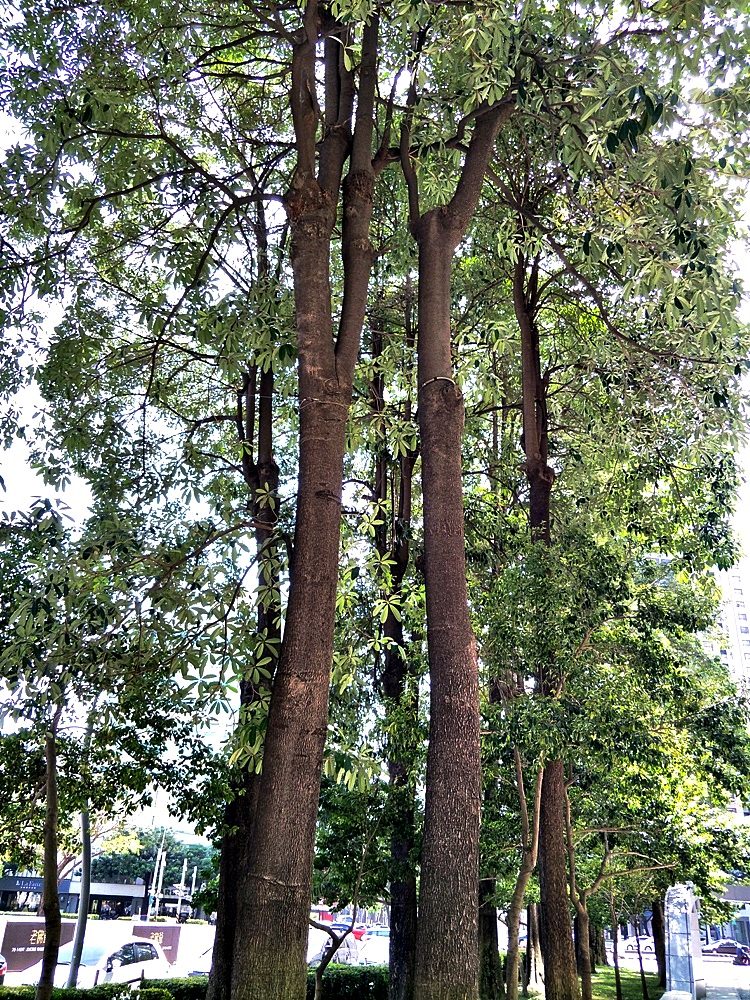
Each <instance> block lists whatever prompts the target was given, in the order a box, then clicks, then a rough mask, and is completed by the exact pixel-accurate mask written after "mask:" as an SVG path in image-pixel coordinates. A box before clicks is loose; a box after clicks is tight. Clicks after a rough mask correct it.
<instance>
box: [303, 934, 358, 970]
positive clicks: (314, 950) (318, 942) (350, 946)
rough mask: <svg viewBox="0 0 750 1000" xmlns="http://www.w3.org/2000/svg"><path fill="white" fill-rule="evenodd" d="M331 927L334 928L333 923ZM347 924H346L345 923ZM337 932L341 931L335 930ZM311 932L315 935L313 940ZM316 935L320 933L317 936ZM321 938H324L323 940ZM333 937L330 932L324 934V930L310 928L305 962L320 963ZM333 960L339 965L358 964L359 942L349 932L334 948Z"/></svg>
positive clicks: (309, 963)
mask: <svg viewBox="0 0 750 1000" xmlns="http://www.w3.org/2000/svg"><path fill="white" fill-rule="evenodd" d="M332 926H333V929H334V930H335V929H336V925H335V924H333V925H332ZM347 926H348V925H347ZM337 933H341V932H340V931H337ZM313 934H315V935H316V938H315V940H313ZM317 935H322V938H321V937H317ZM323 938H324V939H325V940H323ZM332 945H333V939H332V937H331V935H330V934H326V932H325V931H319V930H317V928H312V929H311V930H310V936H309V938H308V939H307V964H308V965H310V966H316V965H320V962H321V960H322V959H323V956H324V954H325V953H326V952H327V951H328V950H329V949H330V948H331V947H332ZM332 961H333V962H336V963H338V964H339V965H358V964H359V944H358V942H357V941H356V939H355V938H353V937H352V936H351V934H347V936H346V937H345V938H344V940H343V941H342V942H341V944H340V945H339V946H338V948H337V949H336V954H335V955H334V957H333V959H332Z"/></svg>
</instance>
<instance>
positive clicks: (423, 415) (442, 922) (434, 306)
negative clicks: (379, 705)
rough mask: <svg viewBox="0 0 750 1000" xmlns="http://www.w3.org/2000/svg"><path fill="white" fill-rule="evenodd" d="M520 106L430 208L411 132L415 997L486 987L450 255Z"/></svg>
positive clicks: (407, 169)
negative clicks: (420, 573) (419, 613)
mask: <svg viewBox="0 0 750 1000" xmlns="http://www.w3.org/2000/svg"><path fill="white" fill-rule="evenodd" d="M412 96H413V91H412ZM512 110H513V105H512V104H511V102H508V103H507V104H503V105H498V106H495V107H493V108H492V109H488V110H487V111H485V112H484V114H481V115H479V116H478V117H477V120H476V123H475V125H474V131H473V133H472V137H471V140H470V142H469V147H468V150H467V153H466V157H465V160H464V165H463V169H462V171H461V175H460V178H459V181H458V184H457V186H456V191H455V193H454V195H453V197H452V198H451V200H450V202H449V203H448V205H446V206H443V207H441V208H439V209H433V210H431V211H430V212H427V213H426V214H424V215H422V216H420V214H419V196H418V187H417V177H416V173H415V171H414V168H413V164H412V163H411V159H410V152H409V149H410V141H409V136H408V131H407V130H406V129H408V123H407V126H406V128H405V131H404V133H403V134H402V167H403V169H404V176H405V178H406V182H407V188H408V191H409V213H410V223H411V229H412V233H413V235H414V237H415V239H416V241H417V244H418V246H419V300H418V314H419V319H418V324H417V326H418V342H417V358H418V381H419V405H418V409H419V429H420V442H421V454H422V492H423V499H424V552H425V589H426V601H427V651H428V658H429V664H430V742H429V749H428V754H427V786H426V794H425V821H424V836H423V841H422V866H421V882H420V896H419V925H418V928H417V957H416V971H415V989H414V996H415V1000H477V997H478V992H479V976H478V970H479V955H478V928H477V923H478V911H479V827H480V815H481V795H482V782H481V761H480V748H479V676H478V664H477V652H476V644H475V641H474V635H473V633H472V629H471V622H470V619H469V608H468V599H467V590H466V558H465V549H464V523H463V488H462V465H461V440H462V435H463V425H464V405H463V397H462V396H461V393H460V392H459V390H458V389H457V387H456V385H455V383H454V381H453V377H452V374H453V367H452V358H451V315H450V313H451V263H452V257H453V252H454V250H455V248H456V247H457V246H458V243H459V241H460V239H461V237H462V236H463V234H464V232H465V231H466V228H467V226H468V225H469V222H470V221H471V216H472V214H473V212H474V210H475V208H476V204H477V201H478V199H479V196H480V193H481V189H482V183H483V180H484V174H485V171H486V168H487V162H488V160H489V157H490V154H491V152H492V149H493V147H494V142H495V138H496V136H497V133H498V131H499V129H500V126H501V124H502V122H503V121H504V120H506V119H507V118H509V117H510V115H511V114H512Z"/></svg>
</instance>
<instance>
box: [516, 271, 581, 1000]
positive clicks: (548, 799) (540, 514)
mask: <svg viewBox="0 0 750 1000" xmlns="http://www.w3.org/2000/svg"><path fill="white" fill-rule="evenodd" d="M537 295H538V261H532V262H531V267H530V270H529V273H528V274H527V261H526V259H525V258H524V256H523V254H521V253H519V254H518V257H517V260H516V265H515V269H514V275H513V305H514V310H515V314H516V319H517V321H518V326H519V330H520V333H521V382H522V411H523V447H524V452H525V455H526V462H525V470H526V477H527V480H528V483H529V527H530V531H531V537H532V540H533V541H535V542H536V543H537V544H540V545H549V544H550V541H551V534H550V496H551V491H552V483H553V481H554V474H553V472H552V470H551V468H550V467H549V465H548V464H547V458H548V440H547V402H546V384H545V381H544V379H543V377H542V371H541V357H540V347H539V331H538V329H537V326H536V309H537V305H538V298H537ZM545 627H546V626H545ZM558 683H559V678H558V677H556V676H555V672H554V669H553V667H552V663H551V662H542V663H539V664H538V677H537V684H538V689H539V693H540V694H542V695H543V696H544V695H549V694H551V693H553V692H554V690H555V688H556V686H557V684H558ZM539 882H540V887H541V900H542V948H543V953H544V981H545V996H546V997H547V1000H578V996H579V991H578V977H577V975H576V961H575V952H574V949H573V941H572V937H571V922H570V914H569V910H568V885H567V867H566V846H565V776H564V771H563V762H562V761H561V760H553V761H549V762H548V763H547V765H546V766H545V770H544V780H543V782H542V808H541V833H540V841H539Z"/></svg>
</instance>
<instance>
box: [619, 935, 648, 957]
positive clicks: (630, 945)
mask: <svg viewBox="0 0 750 1000" xmlns="http://www.w3.org/2000/svg"><path fill="white" fill-rule="evenodd" d="M639 944H640V947H641V954H642V955H653V954H654V939H653V938H652V937H642V938H638V941H637V942H636V939H635V938H626V939H625V951H626V952H627V953H628V954H636V953H637V952H638V945H639Z"/></svg>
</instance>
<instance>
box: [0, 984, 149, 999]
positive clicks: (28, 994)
mask: <svg viewBox="0 0 750 1000" xmlns="http://www.w3.org/2000/svg"><path fill="white" fill-rule="evenodd" d="M2 995H3V1000H34V997H35V996H36V986H4V987H3V991H2ZM132 997H133V993H132V990H131V989H130V984H129V983H102V985H101V986H93V987H92V988H91V989H89V990H80V989H70V990H68V989H63V988H62V987H61V986H56V987H55V988H54V989H53V990H52V1000H132ZM150 1000H158V998H157V997H152V998H150Z"/></svg>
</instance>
